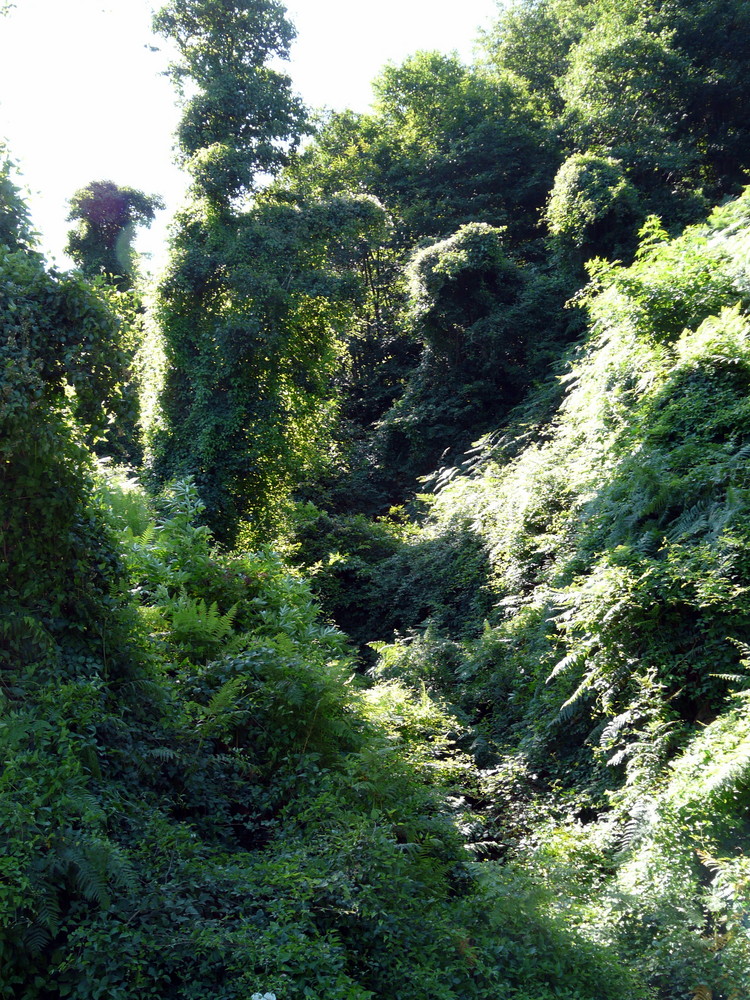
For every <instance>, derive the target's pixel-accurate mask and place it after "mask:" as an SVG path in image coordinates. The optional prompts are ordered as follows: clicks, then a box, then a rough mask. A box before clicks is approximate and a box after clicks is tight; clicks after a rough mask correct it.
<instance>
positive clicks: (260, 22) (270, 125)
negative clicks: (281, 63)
mask: <svg viewBox="0 0 750 1000" xmlns="http://www.w3.org/2000/svg"><path fill="white" fill-rule="evenodd" d="M154 29H155V30H156V31H157V32H159V33H160V34H162V35H165V36H166V37H167V38H169V39H171V40H172V41H173V42H174V43H175V45H176V46H177V51H178V53H179V56H178V59H177V61H176V62H175V63H174V64H173V65H172V67H171V70H170V72H171V75H172V78H173V80H174V81H175V83H176V85H177V88H178V92H179V93H180V94H181V95H182V96H183V100H184V110H183V116H182V121H181V122H180V125H179V127H178V130H177V145H178V150H179V155H180V159H181V161H182V163H183V165H184V166H185V167H186V168H187V169H188V171H189V172H190V173H191V174H192V175H193V179H194V184H195V193H196V194H197V195H198V196H203V197H206V198H208V199H209V201H210V202H211V203H212V204H213V205H214V207H219V206H222V207H223V209H224V210H225V211H227V210H228V209H229V208H230V206H231V204H232V201H233V199H235V198H237V197H239V196H241V195H243V194H246V193H248V192H249V191H252V190H253V189H254V188H255V186H256V180H257V178H258V177H259V176H261V175H265V174H273V173H275V172H276V171H277V170H278V169H279V168H280V167H281V166H283V165H284V163H286V162H287V157H288V154H289V150H290V149H291V148H293V147H294V146H295V145H296V143H297V142H298V141H299V139H300V137H301V136H302V134H303V132H304V131H305V127H306V112H305V109H304V107H303V105H302V103H301V101H300V100H299V99H298V98H297V97H296V96H295V95H294V94H293V93H292V91H291V82H290V80H289V77H288V76H286V75H285V74H283V73H281V72H279V71H278V70H277V69H275V68H272V67H271V65H270V63H271V62H272V61H273V60H277V59H281V60H284V59H287V58H288V57H289V46H290V45H291V43H292V41H293V39H294V29H293V27H292V25H291V24H290V23H289V21H288V20H287V18H286V12H285V10H284V8H283V6H282V5H281V4H280V3H279V2H278V0H222V2H221V3H216V2H215V0H170V2H169V3H168V4H167V5H166V6H165V7H163V8H162V9H161V10H160V11H159V12H158V13H157V14H156V16H155V18H154ZM186 84H188V86H186ZM188 94H189V96H188Z"/></svg>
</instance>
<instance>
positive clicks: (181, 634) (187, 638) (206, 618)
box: [165, 591, 237, 660]
mask: <svg viewBox="0 0 750 1000" xmlns="http://www.w3.org/2000/svg"><path fill="white" fill-rule="evenodd" d="M165 611H166V613H167V615H168V616H169V618H170V630H169V633H168V636H169V638H170V639H171V640H172V641H173V642H174V643H175V644H176V645H177V646H178V647H179V648H180V649H181V651H182V652H184V653H185V654H186V655H188V656H190V657H193V658H195V659H198V660H201V659H205V658H206V657H209V656H211V655H214V654H216V653H217V652H218V651H219V649H220V647H221V644H222V642H223V641H224V640H225V639H226V638H227V637H228V636H230V635H231V634H232V632H233V630H234V619H235V617H236V615H237V605H233V606H232V607H231V608H230V609H229V610H228V611H227V612H226V613H225V614H221V612H220V611H219V608H218V604H217V603H216V601H214V602H212V603H211V604H206V601H205V600H203V598H199V599H195V598H193V597H189V596H188V595H187V594H186V593H185V592H184V591H183V592H182V593H181V595H180V597H179V598H178V599H177V601H176V602H174V603H173V604H172V606H171V607H167V608H166V609H165Z"/></svg>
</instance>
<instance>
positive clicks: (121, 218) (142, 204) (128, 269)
mask: <svg viewBox="0 0 750 1000" xmlns="http://www.w3.org/2000/svg"><path fill="white" fill-rule="evenodd" d="M162 208H164V202H163V201H162V199H161V198H159V197H158V196H157V195H147V194H144V193H143V191H138V190H136V189H135V188H129V187H120V186H119V185H118V184H115V183H113V182H112V181H92V182H91V183H90V184H88V185H87V186H86V187H84V188H81V189H80V190H79V191H76V192H75V194H74V195H73V197H72V198H71V199H70V212H69V213H68V221H69V222H76V223H77V225H76V227H75V229H71V230H70V232H69V233H68V242H67V244H66V247H65V252H66V253H68V254H69V255H70V256H71V257H72V259H73V260H74V261H75V263H76V264H77V265H78V266H79V267H80V269H81V270H82V271H83V273H84V274H85V275H87V276H88V277H94V276H96V275H99V274H102V275H107V276H109V280H111V281H112V282H113V284H114V285H115V286H116V287H117V288H119V289H125V288H130V287H131V286H132V283H133V271H134V259H133V246H132V243H133V237H134V235H135V231H136V229H137V228H138V227H139V226H144V225H145V226H149V225H151V222H152V221H153V219H154V215H155V214H156V211H157V210H158V209H162Z"/></svg>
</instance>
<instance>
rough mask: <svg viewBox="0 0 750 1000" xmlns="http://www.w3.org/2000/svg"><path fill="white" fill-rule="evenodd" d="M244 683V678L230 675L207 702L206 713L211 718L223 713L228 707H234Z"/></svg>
mask: <svg viewBox="0 0 750 1000" xmlns="http://www.w3.org/2000/svg"><path fill="white" fill-rule="evenodd" d="M244 683H245V679H244V678H243V677H232V678H231V679H230V680H228V681H226V683H225V684H222V686H221V687H220V688H219V690H218V691H217V692H216V694H215V695H214V696H213V698H212V699H211V701H210V702H209V703H208V707H207V708H206V714H207V715H208V716H210V717H211V718H216V717H217V716H219V715H223V714H224V713H225V712H227V711H228V710H229V709H230V708H234V707H235V706H236V704H237V699H238V696H239V695H240V693H241V691H242V688H243V686H244Z"/></svg>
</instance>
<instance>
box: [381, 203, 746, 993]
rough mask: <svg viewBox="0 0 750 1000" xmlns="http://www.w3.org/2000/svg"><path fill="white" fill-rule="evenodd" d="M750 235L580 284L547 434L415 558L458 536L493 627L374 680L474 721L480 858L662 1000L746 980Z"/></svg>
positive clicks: (686, 239) (712, 225) (696, 240)
mask: <svg viewBox="0 0 750 1000" xmlns="http://www.w3.org/2000/svg"><path fill="white" fill-rule="evenodd" d="M748 223H750V194H745V195H744V196H743V197H742V198H740V199H739V200H737V201H735V202H731V203H729V204H727V205H725V206H724V207H722V208H720V209H718V210H716V211H715V212H714V213H713V215H712V216H711V218H710V220H709V223H708V225H706V226H701V227H693V228H691V229H688V230H687V231H686V232H685V233H684V234H683V235H682V236H681V237H679V238H678V239H675V240H670V239H669V238H668V237H667V235H666V233H664V232H663V231H662V230H661V229H660V228H659V226H658V223H657V222H655V221H651V222H649V224H648V225H647V227H646V228H645V230H644V232H643V234H642V237H643V239H642V244H641V248H640V251H639V253H638V255H637V258H636V261H635V263H634V264H633V265H632V266H630V267H628V268H625V267H622V266H620V265H617V264H606V263H604V262H601V261H599V262H595V263H594V264H593V265H592V266H591V272H592V275H593V280H592V283H591V285H590V286H589V288H588V289H587V290H586V292H585V293H584V296H583V298H584V301H585V304H586V305H587V308H588V311H589V315H590V320H591V328H590V334H589V336H588V338H587V340H586V341H585V343H584V344H583V345H582V346H581V347H580V348H579V349H578V351H577V352H576V354H575V355H574V357H573V359H572V362H571V365H570V370H569V373H568V374H567V375H566V376H565V378H564V382H565V397H564V401H563V402H562V404H561V406H560V407H559V409H558V411H557V413H556V416H555V417H554V419H553V420H552V422H551V423H547V422H542V423H535V422H534V420H533V405H530V406H527V408H526V410H525V411H524V412H523V413H522V414H521V415H520V417H519V420H522V419H525V420H526V421H527V424H526V426H525V427H521V426H520V425H517V426H516V432H515V436H514V435H509V436H507V437H506V438H505V439H504V440H503V442H501V444H499V445H495V446H494V448H493V447H491V446H490V444H489V443H487V444H486V446H485V449H484V454H483V457H482V458H481V460H480V461H479V463H478V464H477V465H476V466H475V468H474V471H473V472H472V473H471V474H469V475H463V476H461V475H454V477H453V479H452V481H451V482H450V483H449V484H448V485H447V486H446V487H445V488H444V489H443V490H442V491H441V492H440V493H439V494H438V496H437V497H436V499H435V501H434V505H433V509H432V513H431V515H430V518H429V520H428V522H427V524H426V526H425V527H424V529H423V530H422V534H421V535H417V536H414V538H413V540H412V541H411V542H410V544H411V545H412V546H418V545H419V544H420V543H421V540H422V539H423V538H433V539H439V538H445V539H448V538H451V537H452V536H453V535H454V534H456V533H458V534H459V535H460V534H462V533H465V532H466V526H467V520H468V521H470V523H471V530H472V532H473V533H474V535H475V537H476V538H478V539H480V540H481V543H482V545H483V547H484V551H485V554H486V559H487V563H488V568H489V574H490V581H491V582H490V583H489V585H488V584H486V583H485V584H484V587H485V590H487V588H488V587H489V591H490V592H491V594H492V596H493V603H494V608H493V609H492V610H491V612H490V613H489V614H488V615H487V618H486V620H485V622H484V624H483V623H482V622H481V621H480V620H479V619H475V620H474V623H473V624H474V629H475V631H474V637H473V638H468V639H467V638H466V635H465V634H464V635H463V636H460V635H456V634H451V632H450V631H449V630H446V629H445V628H440V627H438V626H436V624H434V623H433V624H430V622H429V619H426V620H425V621H424V622H423V623H422V627H423V628H424V626H425V625H429V627H428V628H427V629H426V631H422V630H420V631H419V632H417V633H415V634H412V635H411V636H408V635H407V636H406V637H403V638H402V639H401V640H400V641H399V642H398V643H397V644H396V645H395V646H394V645H391V646H389V647H387V648H386V649H385V651H384V653H383V654H382V655H381V662H380V664H379V666H378V667H376V668H375V672H376V674H378V675H379V676H381V677H388V676H400V677H408V678H411V680H412V682H414V683H419V682H422V681H423V682H425V683H427V684H428V685H429V686H430V687H431V688H432V689H433V690H436V691H440V692H441V693H442V694H443V695H445V696H447V697H449V698H450V699H452V700H453V701H454V702H455V703H456V704H458V705H460V706H462V708H463V709H464V710H465V711H467V712H469V713H470V715H471V716H473V718H474V719H475V720H476V721H477V722H478V724H479V727H480V732H481V733H482V738H481V740H480V741H479V743H478V744H477V747H478V748H481V752H482V754H483V755H484V758H485V763H486V764H490V765H491V772H490V775H489V776H488V777H487V779H486V800H485V808H486V809H487V812H488V815H489V816H490V817H491V818H490V821H489V823H488V825H487V826H486V827H485V830H484V834H482V833H481V831H480V833H478V837H479V836H481V835H485V836H486V835H487V833H488V831H489V832H491V834H492V836H494V837H495V839H496V847H495V850H496V851H498V850H499V851H500V852H503V853H505V854H506V855H508V853H510V854H511V855H513V854H514V853H515V854H516V862H514V864H518V865H520V868H521V870H526V869H527V868H529V867H530V869H531V870H532V871H534V872H536V875H535V877H541V879H542V881H547V880H548V879H553V880H554V881H555V882H556V884H557V887H558V890H559V892H560V894H561V895H563V896H565V897H566V899H567V902H564V903H561V904H560V905H561V906H562V907H563V908H568V907H571V909H570V914H569V917H570V919H571V921H572V922H580V923H581V924H582V925H583V926H585V927H587V928H588V930H589V933H591V934H593V935H594V936H597V937H600V936H601V935H604V936H605V937H609V940H611V941H612V943H613V945H614V946H615V947H617V948H618V949H621V950H622V953H623V954H626V955H629V956H631V958H633V957H635V958H636V960H637V963H638V965H639V967H640V968H641V969H644V970H647V971H648V973H649V974H650V977H651V981H652V983H653V984H654V985H656V986H658V988H659V991H660V992H659V995H660V996H664V997H669V998H670V1000H671V998H674V1000H676V998H678V997H684V996H689V995H690V990H691V989H692V990H694V991H695V990H698V987H701V988H702V989H703V990H704V992H703V993H696V995H701V996H708V995H711V994H710V993H709V992H708V991H713V994H712V995H713V996H715V997H729V996H734V997H742V996H744V995H745V992H744V991H746V989H747V984H748V982H750V947H749V942H748V935H747V929H746V921H747V917H748V893H747V881H746V880H747V860H746V858H745V857H744V855H743V854H742V849H743V845H744V844H745V843H746V835H747V810H748V806H749V805H750V752H749V751H750V748H749V747H748V744H747V740H746V728H747V710H748V708H747V700H746V698H747V696H746V695H744V694H742V693H738V694H732V692H733V691H736V692H742V691H743V690H744V689H745V688H746V687H747V680H748V676H747V666H746V657H747V653H748V646H747V643H748V641H749V640H750V605H749V604H748V596H747V595H748V586H749V585H750V561H749V558H748V557H749V556H750V535H748V524H750V506H749V505H750V479H749V478H748V456H750V393H749V392H748V390H749V389H750V324H749V323H748V317H747V305H748V291H749V290H750V235H749V233H748ZM542 402H543V401H542V400H540V403H539V407H540V412H543V406H542ZM474 551H475V548H473V547H470V548H469V549H467V565H468V564H469V563H471V561H472V560H474V559H475V556H474V554H473V553H474ZM400 558H401V559H402V560H403V561H407V560H408V547H407V550H406V551H405V552H404V553H402V554H401V556H400ZM386 565H387V564H386ZM424 582H425V585H427V586H429V585H430V582H431V578H430V577H426V578H425V580H424ZM476 582H477V583H481V582H482V581H481V580H480V579H478V578H477V580H476ZM416 585H417V586H418V585H419V583H418V581H416ZM392 621H393V619H392ZM493 794H494V795H495V796H496V801H495V802H494V803H493V801H492V796H493ZM508 805H510V806H511V808H513V809H514V811H515V815H514V816H513V817H512V818H511V819H509V818H508V817H507V815H504V814H503V807H507V806H508ZM540 814H541V815H545V814H546V815H547V817H548V818H547V820H544V821H540ZM545 824H547V825H548V827H547V828H546V827H545ZM582 824H583V825H582ZM545 829H546V832H544V833H543V832H542V831H543V830H545ZM512 845H515V847H514V846H512ZM582 865H583V866H584V867H585V868H589V869H590V871H589V872H587V873H585V872H584V870H583V868H582V867H581V866H582ZM576 899H577V901H578V902H577V904H572V903H571V900H576ZM607 928H609V930H607Z"/></svg>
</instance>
